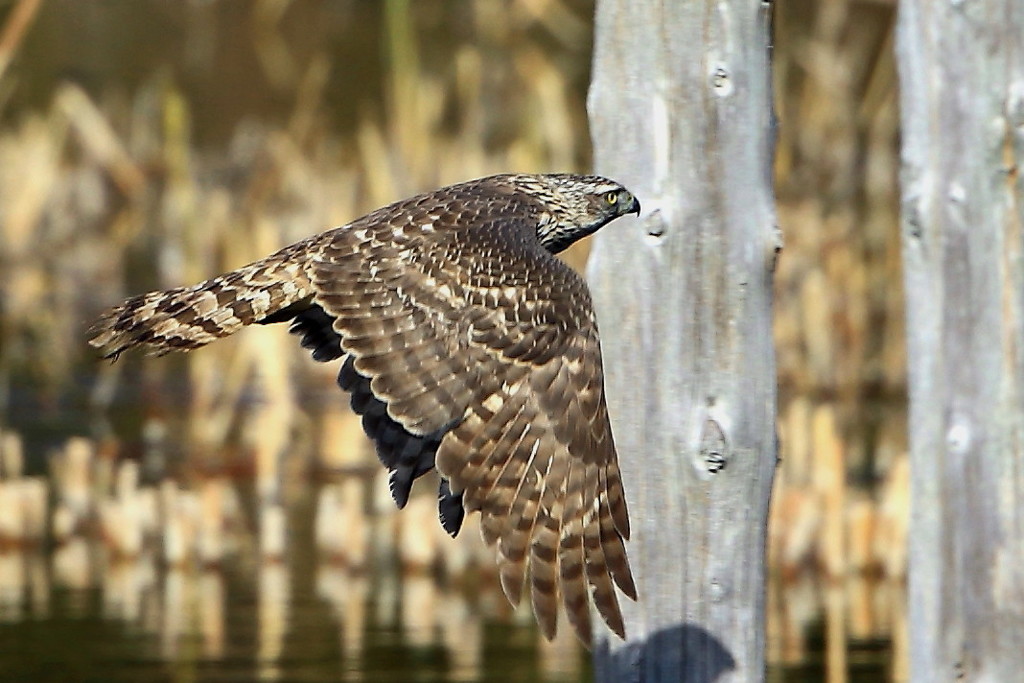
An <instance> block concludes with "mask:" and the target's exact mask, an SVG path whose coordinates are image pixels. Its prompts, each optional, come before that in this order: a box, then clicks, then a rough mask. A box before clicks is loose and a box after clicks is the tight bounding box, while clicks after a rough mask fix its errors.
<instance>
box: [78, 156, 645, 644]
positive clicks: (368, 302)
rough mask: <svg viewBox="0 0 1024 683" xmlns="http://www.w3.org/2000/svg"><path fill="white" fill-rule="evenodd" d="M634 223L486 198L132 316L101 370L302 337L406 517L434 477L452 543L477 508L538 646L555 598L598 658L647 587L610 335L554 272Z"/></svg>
mask: <svg viewBox="0 0 1024 683" xmlns="http://www.w3.org/2000/svg"><path fill="white" fill-rule="evenodd" d="M639 211H640V204H639V202H637V200H636V199H635V198H634V197H633V195H632V194H630V193H629V192H628V191H627V190H626V189H625V188H624V187H623V186H622V185H620V184H618V183H616V182H614V181H611V180H608V179H607V178H601V177H598V176H585V175H569V174H553V175H498V176H491V177H488V178H482V179H479V180H473V181H469V182H466V183H462V184H459V185H453V186H450V187H446V188H443V189H440V190H437V191H435V192H430V193H427V194H422V195H419V196H417V197H413V198H411V199H406V200H404V201H400V202H397V203H395V204H392V205H390V206H386V207H384V208H382V209H378V210H376V211H374V212H373V213H370V214H368V215H366V216H363V217H362V218H359V219H357V220H355V221H353V222H351V223H349V224H348V225H344V226H341V227H339V228H335V229H333V230H328V231H326V232H323V233H320V234H319V235H314V236H313V237H310V238H308V239H305V240H303V241H301V242H298V243H296V244H293V245H291V246H289V247H285V248H284V249H282V250H281V251H279V252H277V253H276V254H273V255H271V256H268V257H267V258H265V259H263V260H260V261H257V262H255V263H252V264H250V265H247V266H244V267H242V268H239V269H238V270H236V271H233V272H231V273H227V274H226V275H221V276H220V277H217V278H214V279H212V280H207V281H206V282H203V283H200V284H198V285H194V286H192V287H185V288H178V289H171V290H167V291H162V292H150V293H148V294H143V295H141V296H137V297H134V298H132V299H129V300H128V301H126V302H125V303H123V304H122V305H120V306H117V307H116V308H113V309H111V310H110V311H108V312H107V313H106V314H105V315H104V316H103V317H102V318H101V319H100V320H99V322H98V323H97V324H96V325H95V326H94V328H93V330H92V332H93V334H94V337H93V339H92V340H91V342H90V343H91V344H92V345H93V346H96V347H98V348H99V349H101V350H102V352H103V355H104V356H105V357H108V358H116V357H117V356H118V354H120V353H121V352H122V351H125V350H126V349H130V348H132V347H135V346H141V347H144V348H145V349H146V350H148V351H149V352H151V353H154V354H158V355H159V354H164V353H167V352H169V351H174V350H188V349H194V348H197V347H199V346H202V345H204V344H207V343H209V342H211V341H213V340H214V339H217V338H218V337H224V336H226V335H229V334H232V333H233V332H235V331H237V330H238V329H240V328H241V327H242V326H244V325H249V324H252V323H276V322H290V323H291V326H290V328H289V329H290V331H291V332H293V333H295V334H297V335H299V336H300V337H301V339H302V345H303V346H304V347H305V348H307V349H309V350H310V351H311V352H312V355H313V358H315V359H316V360H318V361H331V360H336V359H339V358H340V359H342V365H341V371H340V373H339V375H338V383H339V384H340V385H341V387H342V388H343V389H345V390H347V391H348V392H350V393H351V400H352V407H353V408H354V410H355V412H356V413H358V414H360V415H361V416H362V421H363V427H364V428H365V430H366V433H367V434H368V435H369V436H370V437H371V438H372V439H373V440H374V442H375V444H376V448H377V455H378V456H379V457H380V460H381V462H382V463H383V464H384V465H385V466H386V467H387V468H388V469H389V470H390V471H391V491H392V494H393V496H394V498H395V501H396V503H397V504H398V506H399V507H402V506H404V505H405V503H406V501H407V500H408V496H409V491H410V488H411V486H412V483H413V480H414V479H416V478H417V477H419V476H420V475H422V474H424V473H425V472H427V471H429V470H430V469H431V468H433V467H437V470H438V472H439V473H440V475H441V485H440V500H439V514H440V518H441V524H442V525H443V526H444V528H445V529H446V530H447V531H448V532H449V533H450V534H452V535H455V534H456V533H458V530H459V528H460V526H461V524H462V518H463V515H464V514H465V511H466V510H469V511H473V510H478V511H479V512H480V515H481V528H482V531H483V537H484V540H485V541H486V542H487V544H488V545H495V544H496V545H497V562H498V567H499V574H500V578H501V585H502V587H503V589H504V591H505V595H506V596H507V597H508V599H509V601H510V602H512V604H518V602H519V600H520V596H521V593H522V591H523V588H524V584H525V583H526V582H527V577H528V583H529V592H530V596H531V598H532V603H533V610H534V613H535V615H536V617H537V621H538V623H539V624H540V627H541V630H542V632H543V633H544V635H545V636H547V637H548V638H551V637H553V636H554V634H555V630H556V626H557V611H558V602H559V596H560V597H561V601H562V603H563V604H564V605H565V610H566V613H567V615H568V618H569V621H570V622H571V623H572V625H573V627H574V628H575V630H576V633H577V634H578V635H579V637H580V638H581V639H582V640H583V641H584V642H585V643H588V644H589V642H590V634H591V624H590V602H591V599H592V600H593V602H594V604H595V605H596V607H597V610H598V611H599V612H600V614H601V616H602V617H603V618H604V620H605V622H606V623H607V624H608V626H609V627H610V628H611V629H612V631H614V632H615V633H617V634H618V635H619V636H620V637H624V628H623V623H622V615H621V613H620V611H619V604H618V599H617V597H616V592H615V588H614V587H613V584H614V585H617V586H618V587H619V589H621V590H622V592H623V593H625V594H626V595H627V596H629V597H630V598H632V599H634V600H635V599H636V588H635V586H634V583H633V578H632V575H631V573H630V569H629V564H628V562H627V559H626V552H625V548H624V545H623V541H624V540H625V539H628V538H629V519H628V516H627V512H626V502H625V498H624V497H623V490H622V482H621V479H620V475H619V466H618V462H617V459H616V454H615V446H614V444H613V442H612V433H611V427H610V425H609V422H608V414H607V410H606V408H605V399H604V387H603V372H602V367H601V347H600V343H599V341H598V334H597V323H596V321H595V318H594V310H593V307H592V305H591V300H590V293H589V291H588V290H587V286H586V283H585V282H584V281H583V279H582V278H581V277H579V276H578V275H577V274H576V273H575V272H573V271H572V270H571V269H570V268H569V267H568V266H566V265H565V264H564V263H562V262H561V261H560V260H558V259H557V258H555V256H554V254H556V253H558V252H560V251H562V250H563V249H565V248H566V247H567V246H569V245H570V244H572V243H573V242H575V241H576V240H578V239H580V238H581V237H584V236H586V235H589V234H591V233H593V232H594V231H596V230H597V229H598V228H600V227H601V226H603V225H605V224H606V223H608V222H609V221H611V220H613V219H615V218H617V217H619V216H622V215H623V214H627V213H639ZM527 570H528V571H527ZM588 595H589V596H592V597H588Z"/></svg>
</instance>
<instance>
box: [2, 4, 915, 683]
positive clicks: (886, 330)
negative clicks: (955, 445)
mask: <svg viewBox="0 0 1024 683" xmlns="http://www.w3.org/2000/svg"><path fill="white" fill-rule="evenodd" d="M592 14H593V0H589V1H588V0H515V1H514V2H512V1H509V2H505V1H499V0H458V1H450V2H443V1H441V0H417V1H416V2H412V1H411V0H388V1H386V2H369V1H357V0H348V1H344V0H336V1H332V2H328V1H316V0H291V1H289V0H259V1H256V2H242V1H239V0H209V1H199V0H194V1H190V2H182V3H165V2H160V1H159V0H146V1H137V2H132V1H130V0H122V1H119V2H104V3H100V2H78V1H76V0H12V1H7V2H5V1H3V0H0V26H2V27H3V28H2V30H0V269H2V270H0V434H2V436H0V643H6V645H0V677H2V676H4V674H5V673H7V674H11V673H21V674H23V675H24V672H25V671H28V670H30V667H33V666H38V665H39V662H38V661H37V659H36V658H34V656H33V655H32V652H33V650H32V648H33V647H40V646H41V645H40V644H39V643H41V642H49V641H50V640H51V639H52V640H55V641H59V640H60V639H61V637H60V636H59V635H56V634H59V633H65V632H71V631H70V630H68V629H72V630H73V628H75V627H74V626H73V625H75V624H78V625H81V624H85V625H86V626H85V628H88V629H90V630H91V631H92V633H93V637H95V638H97V639H98V638H100V636H101V635H103V636H105V640H104V642H111V641H113V642H119V643H124V644H125V647H124V648H122V649H118V650H116V652H115V651H113V650H111V651H109V652H108V653H107V654H105V655H104V656H105V657H106V658H105V659H103V657H101V659H102V661H103V662H105V663H106V664H105V665H106V666H108V667H110V670H109V671H106V674H105V676H106V678H105V680H116V677H114V678H111V677H110V676H111V675H112V673H111V672H116V671H117V670H118V669H117V663H118V662H122V663H125V662H126V663H127V667H126V670H127V671H128V672H129V674H130V675H138V674H139V672H140V671H147V672H149V673H150V674H151V675H152V674H154V672H157V673H158V674H159V675H162V676H165V677H169V678H172V679H174V680H178V679H188V680H193V679H195V677H196V676H197V675H198V676H199V678H202V677H203V675H207V674H208V675H210V676H213V672H219V674H220V675H221V677H220V678H218V680H221V679H224V680H227V679H228V678H230V677H231V676H232V675H237V676H238V680H246V678H247V677H258V678H261V679H267V680H275V679H282V680H284V679H288V680H292V679H296V678H300V677H302V678H304V679H305V680H331V679H335V678H344V679H345V680H349V679H352V680H358V679H361V678H366V679H369V680H387V676H389V675H391V676H393V677H394V678H393V680H411V678H410V677H409V676H410V675H412V673H417V675H421V677H422V676H423V675H425V676H426V677H427V679H429V680H435V679H437V678H438V677H442V676H445V677H448V679H451V680H476V679H478V678H487V677H488V676H492V677H497V679H498V680H504V679H506V678H508V676H517V677H519V678H520V679H521V680H540V679H549V680H579V679H581V678H586V677H587V676H588V670H587V666H588V665H587V658H586V656H585V655H584V654H582V653H581V652H580V651H579V649H578V647H577V644H576V642H575V640H574V639H573V637H572V636H571V635H570V634H568V633H562V634H560V636H559V638H558V639H556V641H555V642H554V643H551V644H548V643H545V642H544V641H543V639H541V638H540V637H539V636H538V635H536V632H535V631H534V630H533V628H532V626H531V622H530V620H529V617H528V613H527V612H526V610H519V611H516V612H513V611H512V610H510V609H509V608H508V607H507V606H506V605H505V603H504V599H503V597H502V596H501V591H500V588H499V587H498V585H497V582H496V581H495V579H494V576H493V574H492V565H493V563H492V561H491V558H490V556H489V554H488V553H487V552H486V551H485V550H484V548H483V547H482V543H481V542H480V540H479V536H478V534H477V533H476V530H475V528H473V525H472V523H471V524H469V525H468V526H469V528H467V529H465V530H464V531H463V533H462V534H461V535H460V537H459V538H458V539H457V540H455V541H452V540H450V539H448V538H447V537H445V536H444V534H443V532H442V531H441V529H440V526H439V525H438V524H437V522H436V516H435V512H434V499H433V495H432V490H433V489H432V488H431V486H430V485H425V486H419V487H417V488H418V489H419V493H420V494H421V495H419V496H416V497H414V498H413V500H412V501H411V502H410V504H409V507H408V509H406V510H405V511H403V512H402V513H401V514H397V513H396V511H395V510H394V506H393V504H392V503H391V501H390V497H389V495H388V493H387V486H386V477H385V476H384V473H383V471H382V470H381V468H380V467H379V466H378V465H377V463H376V459H375V457H374V455H373V452H372V448H371V447H370V446H369V444H368V443H367V442H366V440H365V438H364V437H363V435H362V431H361V428H360V426H359V424H358V421H357V420H356V419H354V418H353V416H352V415H351V414H350V413H349V411H348V409H347V401H346V400H344V399H343V397H342V395H341V394H340V392H339V391H338V390H337V389H336V387H335V384H334V376H335V373H336V368H335V367H334V366H333V365H330V366H323V365H320V364H316V363H314V362H313V361H312V360H310V359H309V358H308V356H307V354H306V353H305V352H304V351H303V350H302V349H300V348H299V347H298V344H297V343H295V340H294V339H292V338H290V337H289V335H287V334H286V333H285V331H284V330H283V329H280V328H277V327H274V328H268V329H251V330H247V331H245V332H243V333H241V334H239V335H237V336H236V337H233V338H230V339H228V340H224V341H221V342H218V343H217V344H214V345H212V346H210V347H207V348H205V349H203V350H202V351H200V352H197V353H194V354H189V355H185V356H169V357H165V358H161V359H148V358H140V357H137V356H126V357H125V358H123V359H122V360H121V361H119V362H118V363H116V364H107V363H100V362H97V361H96V360H95V358H94V354H93V353H92V352H91V350H90V349H89V348H88V347H87V346H86V344H85V339H86V334H85V329H86V327H87V326H88V324H89V322H90V321H91V320H92V319H94V318H95V316H96V315H97V314H98V313H99V312H100V311H101V310H102V309H103V308H104V307H106V306H109V305H112V304H114V303H118V302H120V300H121V299H122V298H124V297H126V296H128V295H131V294H134V293H139V292H142V291H146V290H149V289H155V288H164V287H173V286H177V285H181V284H189V283H192V282H195V281H198V280H201V279H204V278H206V277H209V276H211V275H213V274H216V273H219V272H222V271H225V270H229V269H231V268H234V267H237V266H239V265H242V264H244V263H246V262H248V261H251V260H253V259H255V258H258V257H261V256H263V255H265V254H267V253H270V252H271V251H273V250H275V249H276V248H278V247H280V246H283V245H284V244H286V243H290V242H292V241H294V240H297V239H299V238H301V237H305V236H307V235H309V234H312V233H313V232H317V231H319V230H322V229H324V228H327V227H330V226H334V225H339V224H342V223H345V222H347V221H348V220H350V219H352V218H354V217H356V216H358V215H360V214H362V213H365V212H366V211H368V210H370V209H373V208H375V207H377V206H380V205H383V204H385V203H388V202H390V201H393V200H395V199H398V198H401V197H405V196H407V195H410V194H413V193H415V192H417V191H421V190H425V189H431V188H434V187H437V186H440V185H443V184H447V183H450V182H456V181H458V180H462V179H466V178H470V177H475V176H480V175H485V174H488V173H492V172H501V171H509V170H517V171H554V170H586V169H587V168H588V165H589V158H590V153H589V145H590V141H589V131H588V128H587V121H586V112H585V95H586V88H587V82H588V77H589V64H590V51H591V42H590V41H591V19H592ZM893 18H894V3H893V2H891V1H889V0H777V2H776V47H775V51H774V57H775V74H776V99H777V108H778V113H779V117H780V123H781V126H780V129H779V145H778V160H777V190H778V199H779V206H778V210H779V217H780V223H781V226H782V228H783V231H784V233H785V239H786V247H785V250H784V253H783V255H782V258H781V260H780V262H779V270H778V272H777V275H776V284H777V299H776V304H777V307H776V339H777V343H778V357H779V386H780V392H781V397H780V398H781V401H780V420H779V422H780V432H781V438H782V462H781V464H780V467H779V471H778V477H777V480H776V487H775V495H774V503H773V511H772V521H771V527H770V549H769V552H770V560H771V582H770V587H769V615H770V616H769V659H770V663H771V665H772V677H773V679H774V680H824V679H827V680H830V681H845V680H858V679H860V680H878V679H879V677H885V678H889V679H891V680H904V679H906V677H907V672H906V650H905V648H906V623H905V612H904V609H903V601H904V598H903V580H904V573H905V563H906V560H905V551H904V538H905V533H906V532H905V529H906V517H907V479H908V470H907V458H906V435H905V419H906V407H905V380H904V376H905V370H904V368H905V358H904V342H903V332H904V330H903V310H902V295H901V287H902V280H901V274H900V266H899V233H898V230H897V206H898V203H897V168H898V165H897V132H898V131H897V121H898V117H897V111H896V90H895V87H896V83H895V75H894V66H893V62H892V56H891V40H892V35H891V32H892V23H893ZM586 249H587V245H586V244H584V245H580V247H578V248H574V249H573V250H572V251H571V252H570V253H569V254H568V259H569V260H570V262H571V263H573V264H574V265H575V266H581V265H582V263H583V262H584V260H585V258H586ZM623 456H624V457H629V454H623ZM111 623H119V624H124V628H125V629H127V630H121V631H118V630H117V628H114V627H111V626H110V624H111ZM32 624H37V625H38V626H37V627H36V628H30V626H31V625H32ZM55 624H56V625H57V626H59V627H60V629H62V630H51V631H47V630H46V629H45V628H43V625H46V627H47V628H56V627H55V626H54V625H55ZM69 624H70V625H69ZM563 631H565V629H563ZM76 633H77V635H76V636H75V637H76V638H78V639H79V640H81V639H82V638H86V637H87V636H84V635H82V634H81V633H79V632H76ZM110 633H114V635H109V634H110ZM33 638H36V639H38V641H39V642H37V641H36V640H33ZM53 647H59V644H55V645H53ZM109 647H113V645H109ZM133 648H134V649H133ZM62 652H63V651H62ZM104 652H107V651H104ZM140 653H142V654H140ZM48 656H49V657H50V659H51V660H52V659H54V657H55V655H54V654H53V650H50V651H49V652H48ZM56 660H57V661H60V662H63V663H64V664H65V665H66V664H68V662H71V663H73V664H76V665H79V666H80V667H83V668H82V669H81V670H82V671H86V670H88V666H89V665H90V664H89V661H91V660H88V658H86V659H85V660H82V659H81V656H79V655H75V654H71V653H68V652H64V653H63V654H61V655H57V656H56ZM303 667H305V668H303ZM403 667H404V668H403ZM297 672H298V673H297ZM424 672H426V673H424ZM83 675H84V674H83ZM126 675H127V674H126ZM66 680H72V679H66ZM125 680H129V678H126V679H125Z"/></svg>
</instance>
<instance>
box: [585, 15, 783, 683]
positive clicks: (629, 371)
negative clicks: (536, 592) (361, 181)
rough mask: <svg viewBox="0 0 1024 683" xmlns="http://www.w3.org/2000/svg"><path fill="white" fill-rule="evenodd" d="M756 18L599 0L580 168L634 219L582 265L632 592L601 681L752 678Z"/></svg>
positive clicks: (757, 521)
mask: <svg viewBox="0 0 1024 683" xmlns="http://www.w3.org/2000/svg"><path fill="white" fill-rule="evenodd" d="M769 15H770V4H769V3H765V2H760V1H758V0H714V1H712V0H694V1H692V2H655V1H654V0H599V1H598V4H597V19H596V37H595V41H594V43H595V54H594V73H593V81H592V84H591V90H590V100H589V103H588V104H589V110H590V117H591V126H592V134H593V140H594V155H595V167H596V170H597V172H599V173H601V174H604V175H607V176H610V177H612V178H615V179H616V180H619V181H621V182H623V183H625V184H626V186H627V187H629V188H631V189H632V190H633V191H634V192H635V194H636V195H637V196H638V197H639V199H640V202H641V204H642V205H643V213H642V215H641V217H640V219H639V220H637V221H631V222H620V223H616V224H615V225H613V226H609V228H607V229H605V230H603V231H602V232H601V233H599V235H598V237H597V238H596V240H595V243H594V248H593V252H592V255H591V261H590V270H589V278H590V282H591V285H592V287H593V291H594V297H595V304H596V307H597V313H598V319H599V322H600V325H601V334H602V342H603V347H604V361H605V372H606V378H607V392H608V400H609V409H610V411H611V415H612V426H613V430H614V433H615V439H616V443H617V444H618V450H619V458H620V462H621V466H622V471H623V478H624V481H625V485H626V487H627V491H626V493H627V502H628V504H629V510H630V517H631V520H632V529H633V536H632V540H631V541H630V543H629V545H628V552H629V557H630V561H631V563H632V566H633V571H634V574H635V577H636V581H637V587H638V590H639V593H640V600H639V602H638V603H636V604H633V603H629V604H624V606H623V608H624V609H623V611H624V614H625V619H626V631H627V637H628V640H627V641H626V642H625V643H622V642H620V641H618V639H616V638H615V637H614V636H612V637H610V638H609V637H608V636H607V634H605V635H604V636H603V637H604V638H605V639H604V640H603V641H598V644H597V647H596V651H595V663H596V670H597V678H598V680H604V681H661V680H671V681H679V680H684V681H712V680H713V681H716V682H720V681H743V682H744V683H746V682H748V681H757V680H763V678H764V675H765V663H764V614H765V612H764V599H765V598H764V596H765V566H764V551H765V533H766V524H767V514H768V499H769V494H770V491H771V482H772V475H773V472H774V468H775V462H776V449H777V445H776V437H775V413H776V388H775V387H776V381H775V362H774V352H773V344H772V325H771V320H772V318H771V303H772V287H771V284H772V269H773V266H774V262H775V258H776V253H777V250H778V249H779V247H780V237H779V233H778V230H777V228H776V223H775V211H774V200H773V195H772V183H771V175H772V170H771V167H772V163H771V161H772V152H773V148H772V108H771V91H770V77H769V52H768V34H769ZM626 602H627V603H628V601H626ZM602 633H603V632H602ZM599 637H602V636H600V635H599Z"/></svg>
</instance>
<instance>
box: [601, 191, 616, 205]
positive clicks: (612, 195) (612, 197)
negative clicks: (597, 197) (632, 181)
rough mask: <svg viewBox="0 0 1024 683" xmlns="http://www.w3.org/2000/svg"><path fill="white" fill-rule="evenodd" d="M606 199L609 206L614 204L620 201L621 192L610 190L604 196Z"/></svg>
mask: <svg viewBox="0 0 1024 683" xmlns="http://www.w3.org/2000/svg"><path fill="white" fill-rule="evenodd" d="M604 200H605V201H606V202H608V206H614V205H615V204H616V202H618V201H619V193H618V192H609V193H608V194H606V195H605V196H604Z"/></svg>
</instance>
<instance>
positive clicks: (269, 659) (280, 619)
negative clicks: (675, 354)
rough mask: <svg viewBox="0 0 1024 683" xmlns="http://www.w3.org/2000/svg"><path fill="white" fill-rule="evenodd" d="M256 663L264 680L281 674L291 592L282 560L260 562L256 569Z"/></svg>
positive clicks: (272, 678) (286, 570)
mask: <svg viewBox="0 0 1024 683" xmlns="http://www.w3.org/2000/svg"><path fill="white" fill-rule="evenodd" d="M257 579H258V583H259V598H258V601H257V616H256V618H257V626H256V629H257V633H256V641H257V642H256V664H257V669H258V676H259V678H260V679H262V680H266V679H270V680H274V679H276V678H278V677H279V675H280V672H279V670H278V666H279V660H280V659H281V653H282V651H283V650H284V637H285V635H286V634H287V632H288V628H287V627H288V620H289V616H290V614H289V613H290V606H291V591H290V590H289V580H290V575H289V571H288V567H287V566H286V565H284V564H282V563H279V562H273V563H267V562H264V563H261V564H260V565H259V569H258V570H257Z"/></svg>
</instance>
